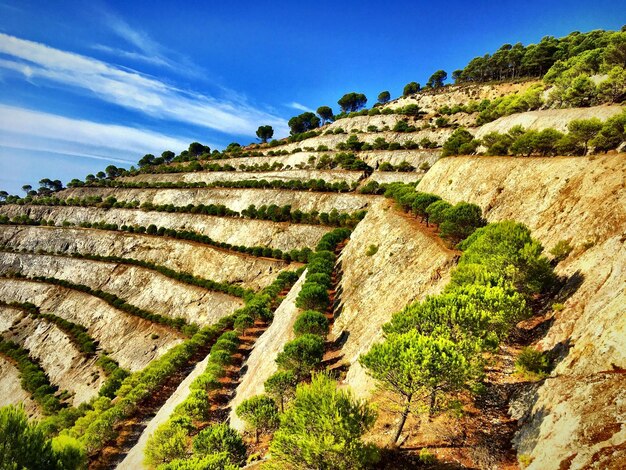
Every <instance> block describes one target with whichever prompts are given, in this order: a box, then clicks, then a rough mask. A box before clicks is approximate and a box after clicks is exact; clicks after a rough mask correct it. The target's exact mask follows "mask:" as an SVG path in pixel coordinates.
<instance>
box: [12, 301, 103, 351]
mask: <svg viewBox="0 0 626 470" xmlns="http://www.w3.org/2000/svg"><path fill="white" fill-rule="evenodd" d="M0 306H7V307H12V308H17V309H19V310H22V311H24V312H26V313H28V314H29V315H31V316H32V317H34V318H43V319H44V320H47V321H48V322H50V323H53V324H55V325H56V326H57V327H58V328H59V329H60V330H61V331H63V332H64V333H65V334H66V335H67V336H68V337H69V338H70V340H71V341H72V342H73V343H74V344H75V345H76V346H78V348H79V349H80V350H81V351H82V352H83V353H84V354H86V355H88V356H90V355H93V354H94V353H95V352H96V347H97V343H96V341H95V340H94V339H93V338H92V337H91V336H89V333H88V332H87V328H85V327H84V326H82V325H78V324H76V323H73V322H70V321H67V320H65V319H64V318H61V317H58V316H56V315H54V314H52V313H41V312H40V311H39V307H37V306H36V305H34V304H32V303H30V302H10V303H7V302H4V301H2V300H0Z"/></svg>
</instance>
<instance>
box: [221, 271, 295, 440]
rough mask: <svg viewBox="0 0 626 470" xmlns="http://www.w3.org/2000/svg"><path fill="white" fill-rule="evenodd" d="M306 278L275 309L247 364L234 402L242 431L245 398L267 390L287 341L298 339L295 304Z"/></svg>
mask: <svg viewBox="0 0 626 470" xmlns="http://www.w3.org/2000/svg"><path fill="white" fill-rule="evenodd" d="M305 277H306V271H305V272H303V273H302V275H301V276H300V279H298V281H297V282H296V283H295V284H294V285H293V287H292V288H291V290H290V291H289V294H287V296H286V297H285V299H284V300H283V301H282V303H281V304H280V305H279V306H278V308H277V309H276V311H275V312H274V319H273V320H272V324H271V325H270V326H269V328H268V329H267V330H265V332H264V333H263V334H262V335H261V337H260V338H259V339H258V340H257V342H256V343H255V344H254V349H253V350H252V352H251V353H250V356H248V360H247V361H246V363H245V364H244V367H245V373H244V374H243V376H242V377H241V381H240V382H239V385H238V386H237V389H236V390H235V397H234V398H233V399H232V400H231V402H230V409H231V411H230V415H229V420H230V425H231V426H232V427H234V428H235V429H237V430H239V431H243V430H244V429H245V423H244V422H243V421H242V420H241V419H240V418H239V417H238V416H237V413H235V410H236V409H237V406H238V405H239V404H240V403H241V402H242V401H244V400H246V399H248V398H250V397H252V396H254V395H259V394H261V393H264V390H265V388H264V386H263V384H264V383H265V381H266V380H267V379H268V378H269V377H270V376H271V375H272V374H273V373H274V372H276V370H277V369H278V366H277V365H276V362H275V360H276V357H277V356H278V353H279V352H281V351H282V350H283V347H284V346H285V343H286V342H288V341H290V340H292V339H294V336H295V335H294V332H293V324H294V323H295V321H296V318H297V316H298V314H299V313H300V309H298V308H297V307H296V305H295V302H296V297H298V294H299V293H300V289H301V288H302V284H303V283H304V279H305Z"/></svg>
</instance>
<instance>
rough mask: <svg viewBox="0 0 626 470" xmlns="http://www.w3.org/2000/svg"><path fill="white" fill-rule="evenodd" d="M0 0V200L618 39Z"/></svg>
mask: <svg viewBox="0 0 626 470" xmlns="http://www.w3.org/2000/svg"><path fill="white" fill-rule="evenodd" d="M59 3H61V2H43V1H30V0H20V1H11V0H0V189H5V190H7V191H9V192H11V193H17V192H20V188H21V186H22V184H25V183H30V184H32V185H33V186H36V185H37V182H38V181H39V179H41V178H44V177H48V178H51V179H61V180H62V181H63V182H67V181H69V180H70V179H72V178H81V179H82V178H84V177H85V175H86V174H87V173H95V172H97V171H98V170H101V169H103V168H104V167H106V166H107V165H109V164H115V165H117V166H125V167H128V166H129V165H130V164H131V163H134V162H136V161H137V160H138V159H139V158H140V157H141V156H142V155H144V154H146V153H154V154H160V153H161V152H162V151H163V150H167V149H170V150H173V151H176V152H179V151H181V150H183V149H184V148H186V147H187V145H188V144H189V142H192V141H199V142H202V143H203V144H205V145H209V146H211V147H213V148H222V147H224V146H225V145H227V144H228V143H229V142H232V141H238V142H241V143H249V142H252V141H254V140H255V136H254V132H255V130H256V128H257V127H258V126H259V125H264V124H271V125H272V126H273V127H274V129H275V130H276V135H277V136H278V137H282V136H284V135H286V134H287V126H286V121H287V120H288V119H289V118H290V117H291V116H293V115H295V114H298V113H300V112H302V110H306V109H313V110H314V109H316V108H317V107H318V106H320V105H330V106H332V107H333V108H334V109H337V105H336V102H337V99H339V98H340V97H341V95H342V94H344V93H346V92H349V91H358V92H363V93H365V94H366V95H367V96H368V97H369V100H370V103H374V102H375V99H376V96H377V95H378V93H379V92H380V91H382V90H389V91H390V92H391V94H392V97H396V96H398V95H399V94H400V93H401V91H402V88H403V86H404V85H405V84H406V83H407V82H410V81H413V80H415V81H418V82H421V83H425V82H426V80H427V79H428V77H429V75H430V74H431V73H432V72H433V71H435V70H437V69H439V68H443V69H444V70H447V71H448V72H449V73H450V72H451V71H452V70H454V69H457V68H461V67H463V66H464V65H465V64H466V63H467V62H468V61H469V60H470V59H471V58H473V57H475V56H477V55H483V54H484V53H487V52H493V51H494V50H495V49H497V48H498V47H499V46H500V45H501V44H503V43H507V42H508V43H515V42H518V41H521V42H523V43H524V44H528V43H532V42H537V41H538V40H540V39H541V37H543V36H545V35H554V36H564V35H566V34H568V33H569V32H571V31H574V30H578V31H588V30H591V29H598V28H603V29H619V28H620V27H621V26H622V24H624V23H626V15H625V14H624V12H625V11H626V9H625V8H624V7H625V5H624V2H623V1H605V0H596V1H595V2H593V3H591V2H588V1H581V0H571V1H549V2H547V1H545V0H543V1H537V0H525V1H520V0H516V1H510V0H500V1H498V2H493V1H478V0H476V1H472V2H469V1H455V0H450V1H446V2H442V1H440V2H419V1H396V0H390V1H387V2H371V1H363V0H361V1H344V2H338V1H334V2H331V1H326V0H316V1H314V2H295V1H292V2H279V1H274V2H268V1H262V0H260V1H255V2H251V1H247V0H240V1H231V2H224V1H187V2H181V1H177V2H165V1H157V0H152V1H130V2H129V1H112V0H109V1H104V0H96V1H91V2H84V1H75V0H64V1H63V2H62V4H63V6H62V7H60V6H58V4H59Z"/></svg>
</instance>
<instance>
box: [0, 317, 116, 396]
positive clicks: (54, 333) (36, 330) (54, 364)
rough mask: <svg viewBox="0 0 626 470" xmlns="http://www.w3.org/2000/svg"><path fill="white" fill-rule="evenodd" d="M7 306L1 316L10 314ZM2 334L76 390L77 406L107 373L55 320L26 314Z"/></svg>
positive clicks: (58, 382)
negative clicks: (82, 350) (52, 321)
mask: <svg viewBox="0 0 626 470" xmlns="http://www.w3.org/2000/svg"><path fill="white" fill-rule="evenodd" d="M7 310H9V309H7V308H5V307H0V316H5V315H8V314H9V312H7ZM2 337H3V338H4V339H6V340H10V341H13V342H15V343H17V344H19V345H20V346H22V347H23V348H25V349H27V350H28V351H29V355H30V357H32V358H33V359H36V360H37V362H38V363H39V364H40V365H41V367H42V369H43V370H44V371H45V373H46V375H47V376H48V378H49V379H50V383H52V384H54V385H57V386H58V387H59V390H67V391H69V392H70V393H71V394H73V397H72V402H71V403H72V405H73V406H78V405H79V404H81V403H83V402H85V401H89V400H90V399H91V398H93V397H94V396H96V395H97V394H98V390H100V387H101V386H102V383H103V382H104V379H105V376H104V372H103V371H102V370H101V369H100V368H99V367H97V366H96V360H97V358H96V357H86V356H85V355H84V354H82V353H81V351H80V350H79V349H78V348H77V347H76V345H75V344H74V343H73V342H72V340H71V339H70V338H69V337H68V336H67V334H65V333H64V332H63V331H62V330H60V329H59V328H58V327H57V326H56V325H54V324H53V323H50V322H48V321H47V320H44V319H42V318H32V317H31V316H29V315H23V316H21V318H20V319H18V320H16V321H15V322H14V323H13V325H11V327H10V328H9V329H7V330H6V331H4V332H2Z"/></svg>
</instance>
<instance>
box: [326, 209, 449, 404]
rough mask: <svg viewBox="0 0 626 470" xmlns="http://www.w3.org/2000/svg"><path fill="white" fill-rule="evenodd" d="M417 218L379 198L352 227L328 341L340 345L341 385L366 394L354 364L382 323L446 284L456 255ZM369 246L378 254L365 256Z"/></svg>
mask: <svg viewBox="0 0 626 470" xmlns="http://www.w3.org/2000/svg"><path fill="white" fill-rule="evenodd" d="M417 224H418V222H417V220H415V219H414V218H412V217H410V216H407V215H405V214H403V213H401V212H400V211H398V210H397V209H395V208H394V207H393V205H392V203H391V202H390V201H386V200H380V201H379V203H378V204H376V205H373V206H372V208H371V209H370V211H369V212H368V214H367V216H366V217H365V218H364V219H363V220H362V221H361V223H359V225H358V226H357V227H356V229H355V230H354V232H353V233H352V236H351V237H350V242H349V243H348V244H347V245H346V247H345V248H344V250H343V251H342V253H341V256H340V258H339V263H340V272H341V273H342V279H341V283H340V286H341V291H340V295H339V298H340V300H341V307H340V311H339V312H337V318H336V320H335V324H334V325H333V329H332V332H331V338H332V339H335V340H338V341H339V342H343V347H342V354H343V360H342V362H344V363H346V364H348V365H349V369H348V373H347V376H346V379H345V382H346V383H347V384H348V385H350V386H351V387H352V389H353V390H354V392H355V393H356V394H357V395H359V396H367V395H368V394H369V392H370V391H371V389H372V386H373V382H372V381H371V379H370V378H369V377H368V376H367V375H366V374H365V371H364V370H363V368H362V367H361V366H360V365H359V364H358V359H359V356H360V355H361V354H364V353H366V352H367V351H369V349H370V347H371V346H372V345H373V344H374V343H376V342H378V341H380V340H381V339H382V325H383V324H384V323H386V322H388V321H389V320H391V316H392V315H393V314H394V313H395V312H397V311H399V310H401V309H402V308H403V307H404V306H405V305H406V304H408V303H410V302H412V301H414V300H416V299H422V298H424V297H425V296H426V295H428V294H435V293H438V292H439V291H440V290H441V289H442V288H443V287H444V286H445V285H446V283H447V282H448V279H449V271H450V269H451V268H452V266H454V264H455V263H454V260H455V257H456V253H455V252H453V251H451V250H448V249H447V248H445V246H444V245H443V243H442V242H441V241H440V240H438V239H437V238H436V237H434V236H429V235H427V234H425V233H424V232H422V231H421V230H420V229H418V228H417ZM370 246H374V247H377V251H376V253H374V254H373V255H371V256H368V255H367V254H366V252H367V251H368V248H369V247H370Z"/></svg>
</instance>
